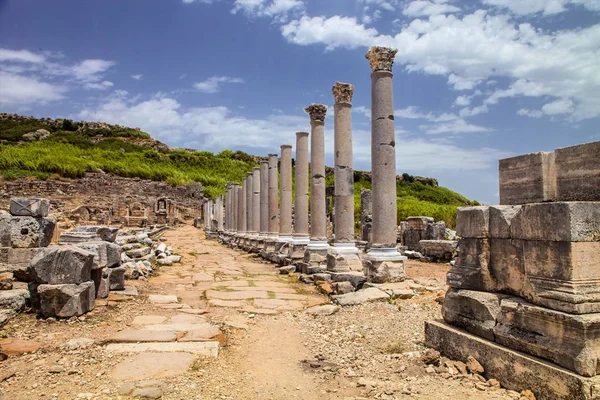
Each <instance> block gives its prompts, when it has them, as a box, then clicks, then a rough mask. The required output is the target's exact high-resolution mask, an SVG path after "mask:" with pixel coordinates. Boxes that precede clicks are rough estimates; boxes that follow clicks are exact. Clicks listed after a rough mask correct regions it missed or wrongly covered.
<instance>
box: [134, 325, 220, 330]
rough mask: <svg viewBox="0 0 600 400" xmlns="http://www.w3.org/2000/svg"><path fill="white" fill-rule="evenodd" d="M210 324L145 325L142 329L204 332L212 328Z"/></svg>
mask: <svg viewBox="0 0 600 400" xmlns="http://www.w3.org/2000/svg"><path fill="white" fill-rule="evenodd" d="M212 326H214V325H211V324H209V323H201V324H178V323H173V324H155V325H145V326H144V327H143V328H142V329H144V330H146V331H171V332H190V331H197V330H204V329H207V327H212Z"/></svg>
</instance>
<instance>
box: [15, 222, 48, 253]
mask: <svg viewBox="0 0 600 400" xmlns="http://www.w3.org/2000/svg"><path fill="white" fill-rule="evenodd" d="M55 227H56V221H55V220H54V219H52V218H35V217H11V219H10V247H19V248H32V247H46V246H48V245H49V244H50V241H51V240H52V234H53V233H54V228H55Z"/></svg>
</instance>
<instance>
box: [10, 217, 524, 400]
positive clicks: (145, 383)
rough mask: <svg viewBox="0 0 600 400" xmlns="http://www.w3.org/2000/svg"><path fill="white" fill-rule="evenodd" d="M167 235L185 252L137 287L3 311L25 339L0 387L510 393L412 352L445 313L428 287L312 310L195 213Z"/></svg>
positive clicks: (313, 296)
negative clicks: (46, 314)
mask: <svg viewBox="0 0 600 400" xmlns="http://www.w3.org/2000/svg"><path fill="white" fill-rule="evenodd" d="M164 239H165V240H166V242H167V243H168V244H170V245H172V246H173V248H174V251H175V253H177V254H180V255H182V256H183V262H182V263H181V264H175V265H173V266H171V267H162V268H161V270H160V271H159V272H158V273H157V274H156V276H154V277H152V278H151V279H149V280H148V281H128V282H127V284H128V285H131V286H133V287H136V288H137V289H138V291H139V296H137V297H131V296H123V295H119V294H116V293H111V296H110V297H109V299H108V300H101V301H98V302H97V305H96V308H95V310H94V311H93V312H91V313H89V314H87V315H85V316H84V317H82V318H79V319H77V318H73V319H71V320H68V321H52V320H41V319H37V318H36V317H35V316H34V315H32V314H22V315H20V316H19V317H17V318H16V319H14V320H12V321H11V322H9V323H8V324H7V325H6V326H5V327H4V328H3V330H2V332H0V334H1V335H2V336H3V337H5V338H9V339H8V340H12V341H13V348H15V349H16V350H19V348H20V350H21V351H23V350H25V351H27V352H26V353H25V354H15V355H11V356H10V358H9V359H8V360H6V361H4V362H0V399H11V400H12V399H16V400H18V399H60V400H62V399H119V398H122V399H126V398H130V397H129V396H130V395H132V394H136V393H137V394H140V393H142V394H146V395H148V396H147V398H158V397H156V396H160V395H162V398H163V399H181V400H187V399H202V400H214V399H236V400H246V399H247V400H250V399H273V400H284V399H306V400H317V399H318V400H328V399H359V398H381V399H408V398H420V399H430V398H432V396H435V397H436V398H440V399H443V398H448V399H457V398H461V399H462V398H473V399H507V398H514V393H513V394H512V395H513V397H510V396H509V394H510V393H508V394H507V393H506V391H504V390H502V389H501V390H491V389H490V390H489V391H488V390H486V389H485V388H483V389H482V388H481V387H479V388H476V384H478V383H479V384H480V386H481V382H480V381H479V380H478V379H476V378H475V377H473V378H472V379H471V378H469V377H463V378H464V379H463V378H460V379H459V378H458V377H455V376H450V374H446V375H444V374H442V376H440V375H438V374H435V373H434V374H433V375H432V374H431V373H427V372H426V371H425V367H424V365H423V364H422V363H421V362H420V361H419V359H418V356H416V357H415V356H414V354H418V353H414V352H415V351H419V350H422V349H423V347H422V341H423V321H425V320H427V319H431V318H439V316H440V306H439V304H437V303H436V302H435V301H434V300H435V297H436V294H433V293H432V294H422V295H418V296H416V297H415V298H413V299H410V300H403V301H402V302H401V303H395V302H390V303H387V302H382V303H374V304H368V305H363V306H356V307H349V308H344V309H341V310H339V312H337V313H336V314H334V315H329V316H312V315H308V314H307V313H306V312H305V311H304V310H305V309H306V308H308V307H312V306H315V305H320V304H325V303H328V301H329V300H328V298H327V297H326V296H323V295H321V294H319V293H317V292H316V289H315V287H314V286H311V285H305V284H301V283H298V282H297V280H296V279H295V278H294V277H288V276H283V275H278V274H277V271H276V269H275V268H274V267H273V266H272V264H269V263H265V262H263V261H262V260H261V259H258V258H255V257H254V256H252V255H249V254H246V253H243V252H240V251H235V250H231V249H228V248H227V247H225V246H223V245H220V244H219V243H217V242H216V241H210V240H205V239H204V234H203V233H202V232H201V231H200V230H198V229H196V228H193V227H190V226H184V227H180V228H178V229H174V230H169V231H168V232H167V233H166V234H165V235H164ZM407 269H410V270H411V271H412V272H413V273H414V274H418V273H419V272H418V271H419V270H422V271H421V272H422V274H421V275H422V276H424V277H425V278H426V279H432V278H435V279H438V278H439V277H440V276H442V275H443V273H444V267H443V266H442V267H440V266H439V265H437V266H429V267H428V265H427V264H421V265H419V264H412V265H411V266H410V267H409V268H407ZM125 338H128V339H127V340H126V339H125ZM132 338H133V339H132ZM217 342H218V343H220V346H219V345H218V344H217ZM146 347H149V348H146ZM217 349H218V353H219V354H218V357H217V358H214V357H212V356H214V355H215V353H216V351H217ZM123 350H125V351H123ZM16 353H19V351H16ZM207 355H208V357H207ZM150 395H153V396H155V397H152V396H150Z"/></svg>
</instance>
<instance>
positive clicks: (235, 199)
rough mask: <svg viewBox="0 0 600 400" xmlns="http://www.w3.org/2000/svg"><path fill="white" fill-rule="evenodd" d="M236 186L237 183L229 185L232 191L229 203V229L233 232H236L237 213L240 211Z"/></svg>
mask: <svg viewBox="0 0 600 400" xmlns="http://www.w3.org/2000/svg"><path fill="white" fill-rule="evenodd" d="M238 187H239V185H237V184H233V186H232V187H231V193H232V195H233V196H232V198H233V202H232V203H231V217H232V218H231V223H232V226H231V229H232V230H233V231H234V232H237V230H238V213H239V211H240V206H239V203H240V197H239V193H238Z"/></svg>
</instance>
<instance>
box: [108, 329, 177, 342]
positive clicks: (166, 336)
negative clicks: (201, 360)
mask: <svg viewBox="0 0 600 400" xmlns="http://www.w3.org/2000/svg"><path fill="white" fill-rule="evenodd" d="M176 340H177V333H176V332H173V331H149V330H144V329H126V330H123V331H121V332H117V333H115V334H114V335H113V336H112V337H111V338H110V339H109V341H110V342H113V343H136V342H174V341H176Z"/></svg>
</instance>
